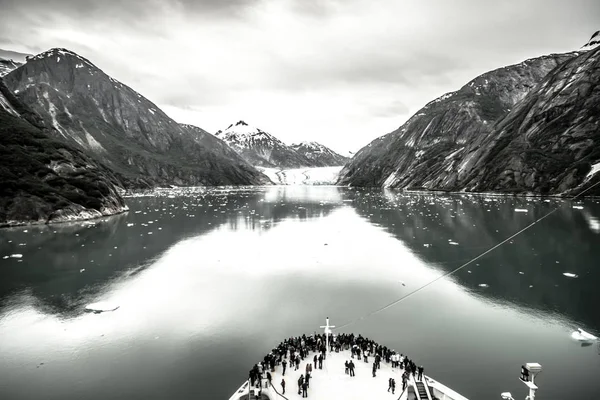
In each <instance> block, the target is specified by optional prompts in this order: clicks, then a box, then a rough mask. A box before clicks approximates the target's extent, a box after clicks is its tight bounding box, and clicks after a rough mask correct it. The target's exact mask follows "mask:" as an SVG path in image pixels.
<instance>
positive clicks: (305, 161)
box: [215, 121, 347, 168]
mask: <svg viewBox="0 0 600 400" xmlns="http://www.w3.org/2000/svg"><path fill="white" fill-rule="evenodd" d="M215 136H217V137H218V138H220V139H223V141H225V143H227V144H228V145H229V146H231V148H233V149H234V150H235V151H236V152H237V153H238V154H240V155H241V156H242V157H243V158H244V159H245V160H246V161H248V162H249V163H250V164H252V165H256V166H260V167H267V168H299V167H327V166H338V165H343V164H345V162H346V161H347V159H346V158H345V157H343V156H341V155H339V154H337V153H336V152H334V151H333V150H331V149H330V148H328V147H326V146H323V145H322V144H319V143H317V142H302V143H300V144H293V145H291V146H288V145H287V144H285V143H284V142H282V141H281V140H279V139H277V138H276V137H275V136H273V135H271V134H270V133H268V132H265V131H263V130H262V129H260V128H256V127H253V126H251V125H248V124H247V123H246V122H245V121H238V122H236V123H235V124H231V125H229V126H228V127H227V129H225V130H222V131H218V132H217V133H216V134H215Z"/></svg>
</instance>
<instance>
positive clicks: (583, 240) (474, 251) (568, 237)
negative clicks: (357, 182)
mask: <svg viewBox="0 0 600 400" xmlns="http://www.w3.org/2000/svg"><path fill="white" fill-rule="evenodd" d="M349 197H350V198H351V199H352V205H353V206H354V207H355V209H356V210H357V212H358V213H359V214H360V215H361V216H363V217H364V218H367V219H368V220H369V221H370V222H371V223H373V224H376V225H380V226H382V227H384V228H385V229H386V230H387V231H388V232H390V233H391V234H393V235H394V236H395V237H397V238H398V239H399V240H401V241H402V242H403V243H405V245H406V246H408V247H409V248H410V249H411V250H412V251H413V252H414V253H415V254H417V255H418V256H419V257H420V258H421V259H422V260H424V261H425V262H427V263H428V264H430V265H432V266H435V267H436V268H438V269H439V270H440V272H442V273H444V272H449V271H452V270H454V269H455V268H457V267H459V266H461V265H463V264H464V263H465V262H467V261H469V260H471V259H472V258H474V257H476V256H478V255H480V254H481V253H482V252H484V251H485V250H487V249H489V248H491V247H492V246H494V245H496V244H498V243H500V242H501V241H503V240H504V239H506V238H507V237H509V236H511V235H513V234H514V233H516V232H518V231H519V230H521V229H523V228H524V227H526V226H527V225H529V224H530V223H532V222H533V221H535V220H536V219H538V218H540V217H542V216H543V215H545V214H546V213H548V212H549V211H551V210H553V209H554V208H556V207H558V210H557V211H556V212H554V213H553V214H552V215H551V216H550V217H548V218H547V219H544V220H543V221H541V222H540V223H539V224H537V225H535V226H534V227H532V228H531V229H529V230H527V231H526V232H525V233H523V234H521V235H519V236H517V237H515V238H514V239H513V240H510V241H509V242H508V243H507V244H505V245H503V246H501V247H499V248H497V249H495V250H494V251H493V252H491V253H489V254H487V255H485V256H484V257H482V258H480V259H478V260H477V261H476V262H474V263H472V264H470V265H468V266H467V267H465V268H464V269H462V270H461V271H459V272H458V273H457V274H456V275H453V277H454V279H456V280H457V281H458V282H459V283H461V284H462V285H464V286H465V287H467V288H469V289H470V290H471V291H472V292H473V293H474V294H475V295H478V296H482V297H485V298H492V299H495V300H496V301H510V302H511V303H513V304H515V303H516V304H518V305H520V306H524V307H533V308H534V309H536V310H540V311H543V312H545V313H559V314H561V315H563V316H568V318H570V319H573V320H574V321H576V323H579V324H583V325H584V326H587V327H589V328H590V329H596V330H597V329H600V314H599V313H597V312H595V307H596V305H597V304H600V291H598V290H597V283H598V282H600V270H598V268H596V266H597V259H598V258H599V257H600V248H599V247H598V237H597V236H596V233H597V232H595V229H594V226H593V224H590V223H589V221H590V218H591V217H590V216H591V215H592V213H596V214H599V213H600V205H599V204H598V203H594V202H591V201H590V202H586V203H585V209H584V210H581V211H580V210H578V209H573V208H572V207H571V203H570V202H568V201H563V200H558V199H552V200H549V201H541V200H539V199H521V198H511V197H481V196H469V195H464V196H459V197H456V196H447V195H434V194H410V195H407V194H402V193H399V192H394V191H389V190H386V191H381V192H363V191H360V190H357V191H354V192H352V193H350V194H349ZM516 208H521V209H527V210H528V212H527V213H520V212H515V209H516ZM582 211H583V212H582ZM565 272H570V273H574V274H577V275H578V276H579V278H576V279H573V278H568V277H566V276H564V275H563V273H565Z"/></svg>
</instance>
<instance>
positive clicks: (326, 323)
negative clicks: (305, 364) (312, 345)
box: [320, 317, 335, 358]
mask: <svg viewBox="0 0 600 400" xmlns="http://www.w3.org/2000/svg"><path fill="white" fill-rule="evenodd" d="M320 328H321V329H324V330H325V358H327V352H328V351H329V334H330V333H331V328H335V325H329V317H327V318H326V319H325V325H324V326H323V325H322V326H321V327H320Z"/></svg>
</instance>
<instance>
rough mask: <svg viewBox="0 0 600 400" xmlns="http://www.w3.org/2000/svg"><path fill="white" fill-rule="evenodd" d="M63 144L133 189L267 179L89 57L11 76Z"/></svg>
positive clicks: (53, 55) (29, 67) (50, 58)
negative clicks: (120, 177)
mask: <svg viewBox="0 0 600 400" xmlns="http://www.w3.org/2000/svg"><path fill="white" fill-rule="evenodd" d="M5 81H6V83H7V85H8V86H9V87H10V89H12V90H13V91H14V92H15V93H16V94H17V96H18V97H19V98H20V99H21V100H22V101H23V102H25V103H26V104H28V105H30V106H32V107H33V108H34V109H35V111H36V112H38V114H40V115H41V116H42V117H43V118H44V119H45V121H46V122H47V123H48V124H49V125H51V126H53V127H54V128H55V129H56V132H58V135H56V138H57V139H59V140H61V141H63V142H65V143H69V144H71V145H74V146H76V147H79V148H80V149H82V150H83V151H85V152H86V153H88V154H90V155H91V156H93V157H95V158H96V159H99V160H102V161H103V162H105V163H106V164H107V166H108V167H109V168H111V169H113V170H114V171H116V172H118V173H120V174H122V175H123V176H124V177H125V179H126V184H127V186H128V187H151V186H157V185H161V186H166V185H180V186H184V185H239V184H241V185H249V184H262V183H269V180H268V178H267V177H266V176H264V175H263V174H261V173H260V172H259V171H258V170H256V169H255V168H254V167H252V166H251V165H249V164H248V163H247V162H245V161H244V160H243V159H242V158H241V157H239V156H238V155H237V153H236V152H234V151H233V150H231V149H230V148H229V147H227V146H226V145H225V144H224V143H222V142H221V141H220V140H218V139H217V138H215V137H214V136H212V135H210V134H208V133H206V131H204V130H201V129H200V128H199V129H200V130H196V129H194V130H192V129H189V128H186V127H182V126H181V125H180V124H178V123H177V122H175V121H174V120H173V119H171V118H170V117H169V116H168V115H166V114H165V113H164V112H163V111H162V110H161V109H160V108H159V107H158V106H157V105H156V104H154V103H153V102H151V101H150V100H148V99H147V98H145V97H144V96H142V95H141V94H139V93H138V92H136V91H135V90H134V89H132V88H130V87H129V86H127V85H125V84H123V83H121V82H119V81H117V80H115V79H114V78H112V77H110V76H109V75H107V74H106V73H104V72H103V71H102V70H101V69H99V68H98V67H96V66H95V65H94V64H93V63H91V62H90V61H89V60H88V59H86V58H85V57H82V56H80V55H78V54H77V53H75V52H72V51H70V50H67V49H64V48H53V49H50V50H47V51H45V52H42V53H40V54H38V55H36V56H33V57H30V58H29V59H28V61H27V63H26V64H24V65H22V66H20V67H19V68H17V69H15V70H13V71H11V72H10V73H9V74H7V75H6V77H5Z"/></svg>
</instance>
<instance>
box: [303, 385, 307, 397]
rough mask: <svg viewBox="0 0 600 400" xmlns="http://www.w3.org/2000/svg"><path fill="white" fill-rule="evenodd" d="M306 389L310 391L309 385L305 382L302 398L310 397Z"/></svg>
mask: <svg viewBox="0 0 600 400" xmlns="http://www.w3.org/2000/svg"><path fill="white" fill-rule="evenodd" d="M306 389H308V383H307V382H304V383H303V384H302V397H308V393H307V392H306Z"/></svg>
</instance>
